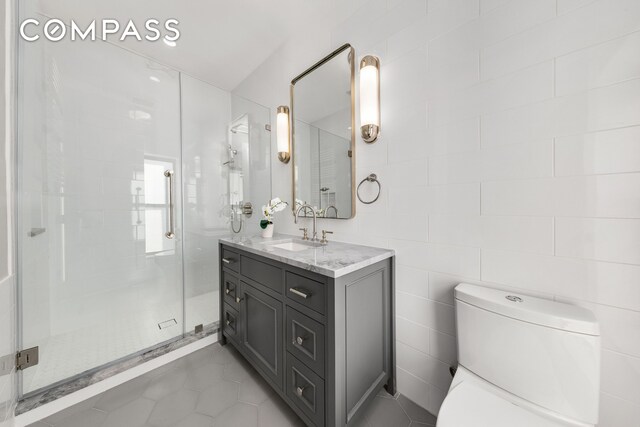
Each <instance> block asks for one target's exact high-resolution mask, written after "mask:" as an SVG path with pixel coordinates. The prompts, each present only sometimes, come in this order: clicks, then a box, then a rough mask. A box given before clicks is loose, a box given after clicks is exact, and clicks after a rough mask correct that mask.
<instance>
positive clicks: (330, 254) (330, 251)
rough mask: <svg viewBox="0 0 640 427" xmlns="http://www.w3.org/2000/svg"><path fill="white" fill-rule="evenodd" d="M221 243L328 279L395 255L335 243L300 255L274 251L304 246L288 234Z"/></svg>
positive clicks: (226, 239)
mask: <svg viewBox="0 0 640 427" xmlns="http://www.w3.org/2000/svg"><path fill="white" fill-rule="evenodd" d="M220 242H221V243H224V244H225V245H228V246H231V247H235V248H238V249H242V250H245V251H247V252H251V253H253V254H256V255H262V256H264V257H266V258H270V259H272V260H275V261H280V262H282V263H284V264H288V265H292V266H294V267H299V268H303V269H305V270H309V271H313V272H315V273H319V274H322V275H324V276H328V277H340V276H344V275H345V274H349V273H351V272H354V271H356V270H359V269H361V268H363V267H366V266H369V265H372V264H375V263H376V262H378V261H382V260H384V259H387V258H391V257H392V256H394V255H395V252H394V251H393V250H392V249H382V248H374V247H371V246H361V245H353V244H351V243H342V242H332V241H330V242H329V243H328V244H327V245H325V246H316V247H309V249H305V250H302V251H297V252H294V251H289V250H286V249H281V248H276V247H274V245H278V244H281V243H287V242H295V243H299V244H305V242H303V241H302V239H300V238H299V237H296V236H290V235H286V234H275V235H274V236H273V237H272V238H270V239H265V238H263V237H261V236H260V235H255V236H237V235H233V236H227V237H221V238H220ZM306 243H307V244H310V242H306Z"/></svg>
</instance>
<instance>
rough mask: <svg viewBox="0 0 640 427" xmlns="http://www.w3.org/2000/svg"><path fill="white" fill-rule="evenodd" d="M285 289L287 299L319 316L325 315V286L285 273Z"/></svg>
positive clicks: (297, 275)
mask: <svg viewBox="0 0 640 427" xmlns="http://www.w3.org/2000/svg"><path fill="white" fill-rule="evenodd" d="M285 288H286V294H287V297H288V298H289V299H291V300H292V301H295V302H298V303H300V304H302V305H305V306H307V307H309V308H310V309H312V310H314V311H317V312H318V313H320V314H324V313H325V293H326V286H325V284H324V283H322V282H318V281H315V280H313V279H309V278H307V277H304V276H300V275H299V274H295V273H292V272H290V271H287V274H286V278H285Z"/></svg>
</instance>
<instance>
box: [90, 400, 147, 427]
mask: <svg viewBox="0 0 640 427" xmlns="http://www.w3.org/2000/svg"><path fill="white" fill-rule="evenodd" d="M155 404H156V402H155V401H153V400H150V399H145V398H144V397H140V398H138V399H136V400H134V401H132V402H129V403H127V404H126V405H124V406H121V407H119V408H118V409H116V410H114V411H112V412H109V413H108V415H107V419H106V420H105V422H104V424H102V427H122V426H127V427H138V426H142V425H144V424H145V423H146V421H147V419H149V414H151V411H152V410H153V407H154V406H155Z"/></svg>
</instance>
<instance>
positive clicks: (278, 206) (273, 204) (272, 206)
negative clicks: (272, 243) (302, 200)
mask: <svg viewBox="0 0 640 427" xmlns="http://www.w3.org/2000/svg"><path fill="white" fill-rule="evenodd" d="M286 207H287V202H283V201H282V200H280V198H279V197H276V198H274V199H271V200H269V203H268V204H267V205H265V206H263V207H262V217H263V219H262V220H261V221H260V228H261V229H262V237H263V238H265V239H270V238H272V237H273V215H274V214H275V213H276V212H280V211H282V210H284V208H286Z"/></svg>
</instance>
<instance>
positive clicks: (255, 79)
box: [235, 0, 640, 427]
mask: <svg viewBox="0 0 640 427" xmlns="http://www.w3.org/2000/svg"><path fill="white" fill-rule="evenodd" d="M343 42H350V43H352V44H353V45H354V47H355V49H356V52H357V55H358V57H361V56H362V55H364V54H377V55H379V56H380V57H381V61H382V71H381V77H382V114H383V117H382V137H381V139H380V140H379V141H378V142H376V143H375V144H373V145H366V144H364V143H363V142H362V141H361V140H360V139H358V142H357V148H356V152H357V155H356V159H357V171H356V174H357V177H356V178H357V180H358V181H359V180H361V179H362V178H363V177H365V176H366V175H367V174H369V173H371V172H375V173H377V174H378V176H379V178H380V180H381V182H382V184H383V194H382V196H381V198H380V200H379V201H378V202H377V203H375V204H373V205H369V206H365V205H362V204H358V206H357V215H356V218H355V219H353V220H350V221H327V220H322V221H321V223H320V227H321V228H326V229H331V230H333V231H335V234H334V235H333V237H334V238H335V239H337V240H344V241H351V242H360V243H365V244H373V245H381V246H390V247H393V248H395V249H396V250H397V265H398V271H397V288H398V289H397V300H398V303H397V311H398V323H397V325H398V382H399V388H400V391H401V392H402V393H404V394H406V395H407V396H408V397H410V398H411V399H413V400H414V401H416V402H418V403H419V404H421V405H422V406H424V407H426V408H427V409H429V410H430V411H432V412H434V413H436V412H437V411H438V409H439V407H440V404H441V402H442V400H443V398H444V396H445V395H446V390H447V387H448V385H449V381H450V376H449V373H448V366H449V365H450V364H451V363H453V362H454V361H455V337H454V335H455V329H454V312H453V305H452V304H453V296H452V289H453V287H454V286H455V284H457V283H459V282H460V281H470V282H473V283H484V284H486V285H490V286H497V287H502V288H515V289H517V290H521V291H522V292H523V293H530V294H535V295H541V296H545V297H548V298H556V299H558V300H562V301H568V302H570V303H574V304H581V305H585V306H587V307H590V308H592V309H593V310H594V311H595V312H596V314H597V315H598V317H599V319H600V322H601V323H602V331H603V347H604V349H603V366H602V390H601V422H600V426H603V427H623V426H624V427H626V426H631V425H638V424H640V386H639V384H640V341H638V337H639V336H640V332H639V331H640V286H639V285H640V249H638V248H639V245H638V241H640V130H639V129H640V59H639V58H640V56H639V55H638V51H639V50H638V48H639V47H640V2H638V1H637V0H539V1H532V0H480V1H478V0H369V1H366V0H360V1H344V0H335V1H334V7H333V13H332V14H331V15H330V16H326V17H318V19H317V21H315V22H311V23H309V25H308V26H307V28H306V29H305V33H304V34H299V35H297V36H296V37H294V38H292V39H291V40H290V41H289V42H287V43H286V44H285V45H283V46H282V47H281V48H280V49H279V50H278V51H277V52H276V53H275V54H274V55H273V56H272V57H270V58H269V59H268V60H267V61H266V62H264V63H263V64H262V66H261V67H260V68H258V69H257V70H256V71H255V72H254V73H253V74H252V75H251V76H249V77H248V78H247V79H246V80H245V81H244V82H243V83H242V84H241V85H240V86H239V87H237V88H236V90H235V92H236V93H238V94H241V95H243V96H246V97H248V98H250V99H253V100H255V101H257V102H260V103H262V104H264V105H269V106H271V108H273V109H275V107H276V106H277V105H281V104H288V103H289V98H288V89H289V81H290V79H291V78H292V77H294V76H295V75H297V74H298V73H300V72H301V71H302V70H304V69H305V68H307V67H308V66H309V65H311V64H312V63H314V62H315V61H316V60H317V59H319V58H320V57H322V56H323V55H324V54H327V53H328V52H330V51H331V50H333V49H334V48H336V47H338V46H339V45H340V44H341V43H343ZM272 143H273V142H272ZM272 169H273V172H272V173H273V193H274V196H280V197H283V198H284V199H290V197H291V193H290V191H291V190H290V188H291V183H290V179H291V178H290V176H291V171H290V165H283V164H282V163H280V162H278V161H277V159H275V158H274V159H272ZM276 227H277V229H279V230H280V231H288V232H291V233H296V232H297V230H296V228H294V226H293V221H291V218H290V217H289V216H288V215H286V214H281V216H280V217H279V218H276Z"/></svg>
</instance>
